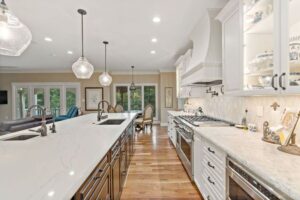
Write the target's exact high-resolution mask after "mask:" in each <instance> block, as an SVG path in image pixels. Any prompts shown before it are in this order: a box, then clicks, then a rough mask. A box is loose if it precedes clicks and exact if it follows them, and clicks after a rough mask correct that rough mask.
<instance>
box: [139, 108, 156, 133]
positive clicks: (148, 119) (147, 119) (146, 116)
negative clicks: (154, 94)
mask: <svg viewBox="0 0 300 200" xmlns="http://www.w3.org/2000/svg"><path fill="white" fill-rule="evenodd" d="M153 115H154V107H153V106H152V105H151V104H148V105H147V106H146V107H145V109H144V113H143V116H142V117H140V118H137V119H136V120H135V125H136V126H139V127H140V128H141V129H143V130H145V128H146V127H147V126H148V125H150V129H151V130H152V125H153Z"/></svg>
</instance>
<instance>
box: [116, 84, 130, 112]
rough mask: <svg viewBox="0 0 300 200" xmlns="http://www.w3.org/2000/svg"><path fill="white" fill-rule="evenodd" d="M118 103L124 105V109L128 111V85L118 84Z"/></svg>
mask: <svg viewBox="0 0 300 200" xmlns="http://www.w3.org/2000/svg"><path fill="white" fill-rule="evenodd" d="M115 91H116V93H115V94H116V100H115V102H116V104H119V105H122V106H123V108H124V110H126V111H128V87H127V86H117V87H116V90H115Z"/></svg>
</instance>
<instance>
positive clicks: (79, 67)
mask: <svg viewBox="0 0 300 200" xmlns="http://www.w3.org/2000/svg"><path fill="white" fill-rule="evenodd" d="M77 12H78V13H79V14H80V15H81V57H80V58H79V59H78V60H77V61H76V62H75V63H74V64H73V65H72V71H73V73H74V74H75V76H76V78H78V79H89V78H91V76H92V74H93V73H94V67H93V65H92V64H91V63H89V61H88V60H87V59H86V57H84V49H83V15H86V11H85V10H83V9H79V10H77Z"/></svg>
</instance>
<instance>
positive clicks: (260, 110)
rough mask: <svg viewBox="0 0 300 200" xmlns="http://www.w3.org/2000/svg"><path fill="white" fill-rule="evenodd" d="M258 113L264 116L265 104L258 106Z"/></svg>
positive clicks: (259, 115)
mask: <svg viewBox="0 0 300 200" xmlns="http://www.w3.org/2000/svg"><path fill="white" fill-rule="evenodd" d="M256 115H257V117H263V116H264V107H263V106H257V107H256Z"/></svg>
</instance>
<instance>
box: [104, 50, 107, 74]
mask: <svg viewBox="0 0 300 200" xmlns="http://www.w3.org/2000/svg"><path fill="white" fill-rule="evenodd" d="M106 45H107V44H105V58H104V67H105V73H106Z"/></svg>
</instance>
